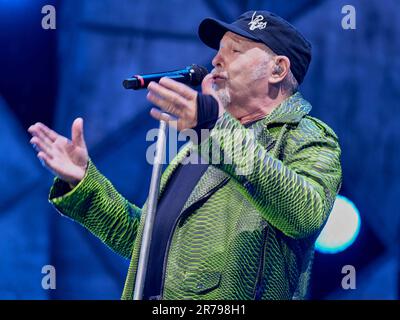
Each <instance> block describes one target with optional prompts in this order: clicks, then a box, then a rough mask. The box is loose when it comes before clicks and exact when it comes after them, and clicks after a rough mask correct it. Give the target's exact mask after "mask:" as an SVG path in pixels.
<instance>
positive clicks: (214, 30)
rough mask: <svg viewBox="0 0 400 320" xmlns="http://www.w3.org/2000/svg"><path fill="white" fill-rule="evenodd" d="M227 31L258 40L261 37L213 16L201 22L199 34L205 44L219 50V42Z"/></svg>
mask: <svg viewBox="0 0 400 320" xmlns="http://www.w3.org/2000/svg"><path fill="white" fill-rule="evenodd" d="M227 31H231V32H233V33H236V34H238V35H240V36H242V37H245V38H248V39H251V40H254V41H257V42H259V41H260V39H258V38H256V37H254V36H253V35H251V34H250V33H248V32H246V31H245V30H243V29H242V28H240V27H238V26H236V25H234V24H229V23H225V22H222V21H219V20H216V19H212V18H206V19H204V20H203V21H202V22H201V23H200V25H199V30H198V34H199V37H200V40H201V41H203V42H204V44H205V45H207V46H209V47H210V48H213V49H215V50H218V49H219V43H220V41H221V39H222V37H223V36H224V34H225V33H226V32H227Z"/></svg>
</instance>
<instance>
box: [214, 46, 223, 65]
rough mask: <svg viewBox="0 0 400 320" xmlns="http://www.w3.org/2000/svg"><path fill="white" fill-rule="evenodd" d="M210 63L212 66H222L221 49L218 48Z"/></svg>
mask: <svg viewBox="0 0 400 320" xmlns="http://www.w3.org/2000/svg"><path fill="white" fill-rule="evenodd" d="M211 63H212V65H213V66H214V67H217V66H218V67H221V66H222V56H221V49H220V50H218V52H217V54H216V55H215V57H214V58H213V59H212V61H211Z"/></svg>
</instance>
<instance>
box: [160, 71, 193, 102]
mask: <svg viewBox="0 0 400 320" xmlns="http://www.w3.org/2000/svg"><path fill="white" fill-rule="evenodd" d="M158 83H159V84H160V85H161V86H163V87H164V88H167V89H169V90H171V91H173V92H176V93H177V94H178V95H180V96H182V97H184V98H185V99H188V100H193V99H195V98H196V94H197V91H196V90H193V89H192V88H190V87H188V86H187V85H185V84H183V83H180V82H178V81H175V80H173V79H170V78H167V77H164V78H161V79H160V81H159V82H158Z"/></svg>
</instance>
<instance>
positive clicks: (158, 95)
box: [147, 84, 186, 117]
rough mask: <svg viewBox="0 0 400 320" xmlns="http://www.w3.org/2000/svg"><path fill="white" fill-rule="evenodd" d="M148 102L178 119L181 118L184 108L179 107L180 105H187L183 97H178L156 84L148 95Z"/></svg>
mask: <svg viewBox="0 0 400 320" xmlns="http://www.w3.org/2000/svg"><path fill="white" fill-rule="evenodd" d="M147 100H149V101H150V102H151V103H153V104H154V105H156V106H157V107H160V108H161V109H163V110H164V111H166V112H168V113H172V114H173V115H175V116H177V117H181V116H182V112H183V110H182V108H179V107H178V106H179V104H180V105H182V104H185V103H186V101H184V100H183V98H182V97H179V96H177V95H176V94H174V93H173V92H171V91H169V90H168V89H165V88H163V87H161V86H159V85H158V84H155V85H154V86H152V89H150V90H149V93H148V94H147Z"/></svg>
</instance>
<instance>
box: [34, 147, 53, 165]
mask: <svg viewBox="0 0 400 320" xmlns="http://www.w3.org/2000/svg"><path fill="white" fill-rule="evenodd" d="M37 157H38V158H39V160H40V162H41V163H42V165H46V166H47V167H49V168H50V167H51V166H50V161H51V157H50V156H49V155H48V154H46V153H44V152H43V151H40V152H39V153H38V154H37Z"/></svg>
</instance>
